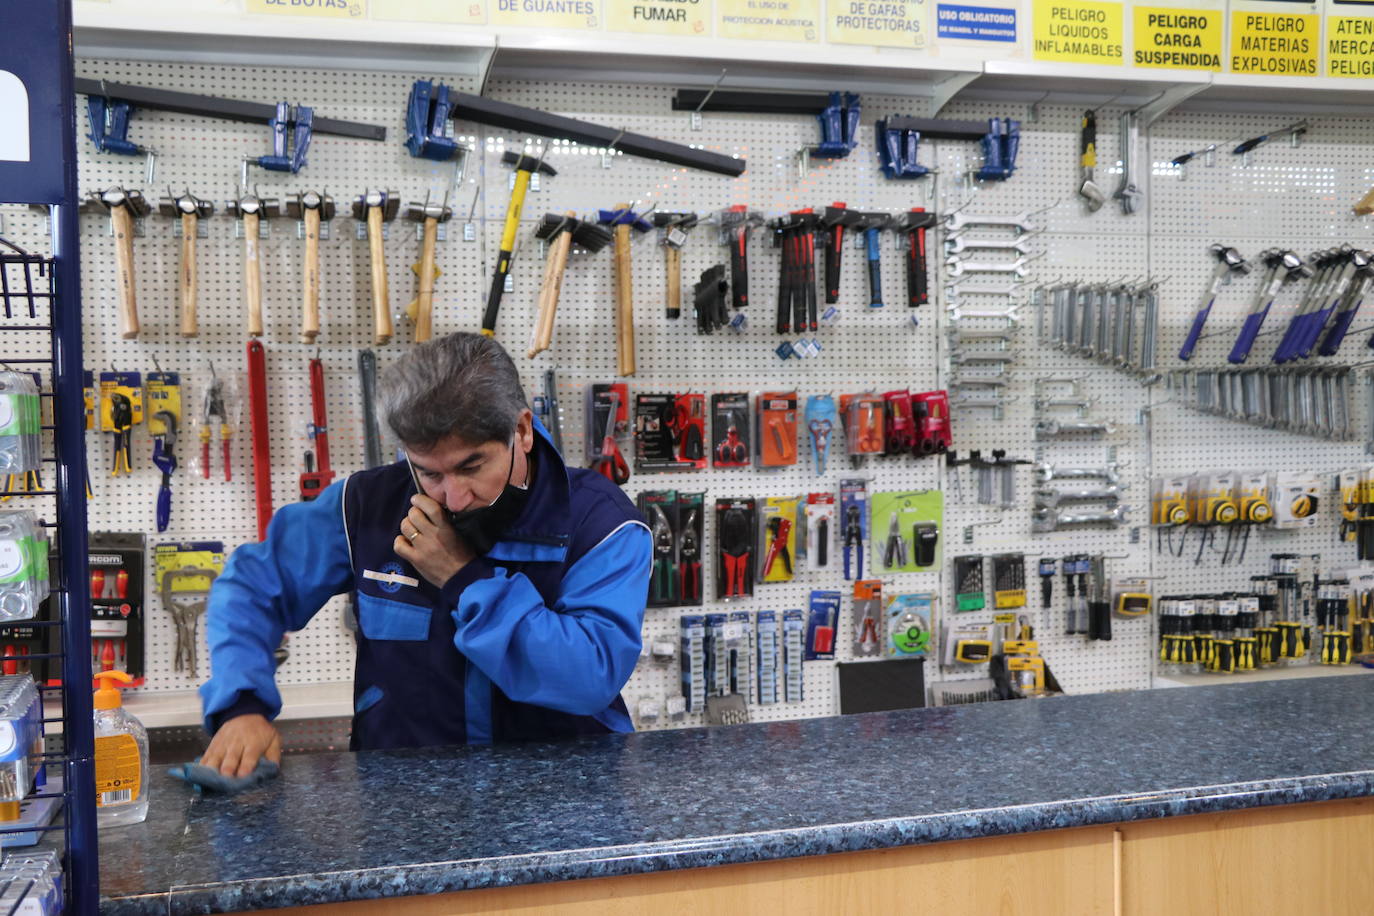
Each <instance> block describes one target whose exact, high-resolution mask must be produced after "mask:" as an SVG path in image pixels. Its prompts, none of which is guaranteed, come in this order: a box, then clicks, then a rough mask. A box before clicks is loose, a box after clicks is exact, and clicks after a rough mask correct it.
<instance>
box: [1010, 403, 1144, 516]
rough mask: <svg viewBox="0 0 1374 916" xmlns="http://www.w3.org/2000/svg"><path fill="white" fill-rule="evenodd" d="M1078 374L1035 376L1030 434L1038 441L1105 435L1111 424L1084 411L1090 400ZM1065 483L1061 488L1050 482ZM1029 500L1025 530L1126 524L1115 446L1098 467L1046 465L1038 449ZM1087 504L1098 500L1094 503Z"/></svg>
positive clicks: (1114, 430)
mask: <svg viewBox="0 0 1374 916" xmlns="http://www.w3.org/2000/svg"><path fill="white" fill-rule="evenodd" d="M1083 381H1084V380H1083V379H1081V378H1062V377H1060V378H1056V377H1052V376H1046V377H1042V378H1038V379H1036V380H1035V438H1036V439H1037V440H1040V441H1044V440H1053V439H1059V438H1061V437H1072V438H1082V437H1085V436H1088V437H1101V436H1110V435H1112V434H1113V433H1114V432H1116V427H1115V425H1114V424H1112V423H1110V422H1108V421H1105V420H1099V419H1094V418H1092V417H1090V416H1089V414H1088V411H1089V408H1090V407H1092V406H1093V404H1094V402H1095V400H1094V399H1093V398H1090V397H1088V396H1087V395H1086V394H1085V393H1084V391H1083ZM1065 481H1068V482H1069V486H1067V487H1062V488H1061V487H1058V486H1051V484H1057V483H1061V482H1065ZM1035 482H1036V487H1035V502H1034V504H1033V505H1032V509H1031V531H1033V532H1037V533H1043V532H1049V531H1058V530H1059V529H1061V528H1071V527H1078V526H1081V525H1111V526H1113V527H1119V526H1121V525H1123V524H1125V523H1126V521H1127V513H1128V512H1129V511H1130V509H1129V507H1128V506H1126V505H1125V504H1124V503H1122V502H1121V497H1122V493H1123V492H1124V491H1125V489H1126V487H1125V484H1124V483H1123V482H1122V479H1121V468H1120V466H1119V465H1118V464H1117V462H1116V456H1115V450H1114V449H1108V457H1107V461H1106V462H1105V463H1104V465H1103V466H1102V467H1064V466H1056V465H1052V464H1048V463H1046V461H1045V456H1044V450H1043V448H1042V449H1040V450H1039V451H1038V453H1037V455H1036V459H1035ZM1090 503H1097V504H1100V505H1099V506H1098V507H1096V508H1094V507H1093V506H1090V505H1085V504H1090Z"/></svg>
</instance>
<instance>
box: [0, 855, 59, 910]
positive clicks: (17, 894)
mask: <svg viewBox="0 0 1374 916" xmlns="http://www.w3.org/2000/svg"><path fill="white" fill-rule="evenodd" d="M63 894H64V892H63V875H62V861H61V859H60V858H58V853H57V850H55V849H34V850H24V851H23V852H12V853H10V854H9V855H7V856H6V857H5V862H4V864H3V865H0V912H4V913H10V914H13V916H59V914H60V913H62V912H63V911H64V908H65V905H64V896H63Z"/></svg>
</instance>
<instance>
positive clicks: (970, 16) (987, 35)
mask: <svg viewBox="0 0 1374 916" xmlns="http://www.w3.org/2000/svg"><path fill="white" fill-rule="evenodd" d="M935 30H936V34H937V35H939V36H940V37H941V38H961V39H963V40H965V41H1016V10H1015V8H1003V7H993V6H956V5H954V4H950V3H941V4H939V5H938V6H936V7H935Z"/></svg>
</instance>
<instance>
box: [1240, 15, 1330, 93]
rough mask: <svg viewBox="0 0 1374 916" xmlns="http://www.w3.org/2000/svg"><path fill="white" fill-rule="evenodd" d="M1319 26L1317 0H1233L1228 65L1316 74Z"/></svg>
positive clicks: (1279, 72) (1258, 70)
mask: <svg viewBox="0 0 1374 916" xmlns="http://www.w3.org/2000/svg"><path fill="white" fill-rule="evenodd" d="M1321 30H1322V22H1321V16H1319V15H1317V2H1316V0H1232V3H1231V45H1230V49H1229V53H1228V55H1227V67H1228V69H1230V70H1231V72H1233V73H1260V74H1266V75H1269V76H1316V75H1317V74H1318V73H1319V72H1320V70H1319V69H1318V62H1319V60H1320V58H1321Z"/></svg>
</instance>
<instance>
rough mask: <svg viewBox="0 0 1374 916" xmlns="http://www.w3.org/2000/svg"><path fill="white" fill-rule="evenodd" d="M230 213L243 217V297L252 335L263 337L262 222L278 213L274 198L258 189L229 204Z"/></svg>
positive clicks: (241, 225) (241, 228)
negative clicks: (261, 194)
mask: <svg viewBox="0 0 1374 916" xmlns="http://www.w3.org/2000/svg"><path fill="white" fill-rule="evenodd" d="M228 209H229V212H230V213H232V214H234V215H235V216H237V217H238V218H239V220H240V224H239V228H240V231H242V232H243V298H244V302H245V303H246V304H247V306H248V336H249V337H261V336H262V248H261V246H260V245H259V242H260V241H261V239H262V221H263V220H270V219H272V218H273V217H274V216H276V215H277V214H278V212H279V211H278V206H277V201H276V199H274V198H262V197H259V196H258V195H257V192H256V191H254V192H253V193H251V194H249V193H245V194H244V195H243V196H242V197H240V198H239V199H238V200H231V201H230V202H229V204H228Z"/></svg>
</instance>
